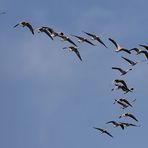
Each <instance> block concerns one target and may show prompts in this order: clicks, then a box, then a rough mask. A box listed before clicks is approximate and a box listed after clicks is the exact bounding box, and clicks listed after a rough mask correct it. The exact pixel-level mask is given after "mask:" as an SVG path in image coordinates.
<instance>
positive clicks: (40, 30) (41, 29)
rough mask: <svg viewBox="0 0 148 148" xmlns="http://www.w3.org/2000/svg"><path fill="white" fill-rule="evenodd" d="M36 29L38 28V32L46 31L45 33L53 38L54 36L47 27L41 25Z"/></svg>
mask: <svg viewBox="0 0 148 148" xmlns="http://www.w3.org/2000/svg"><path fill="white" fill-rule="evenodd" d="M35 30H37V32H38V33H40V32H44V33H45V34H47V35H48V36H49V37H50V38H51V39H52V40H53V37H52V35H51V34H50V32H49V31H48V29H47V28H45V27H40V28H36V29H35Z"/></svg>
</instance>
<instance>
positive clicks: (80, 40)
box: [72, 35, 95, 46]
mask: <svg viewBox="0 0 148 148" xmlns="http://www.w3.org/2000/svg"><path fill="white" fill-rule="evenodd" d="M72 36H74V37H76V38H78V39H79V40H78V42H86V43H88V44H90V45H93V46H95V44H93V43H92V42H90V41H89V40H88V39H87V38H83V37H80V36H77V35H72Z"/></svg>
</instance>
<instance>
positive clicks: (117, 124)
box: [106, 121, 124, 130]
mask: <svg viewBox="0 0 148 148" xmlns="http://www.w3.org/2000/svg"><path fill="white" fill-rule="evenodd" d="M109 123H112V124H113V126H114V127H118V126H120V127H121V128H122V129H123V130H124V125H123V124H121V123H119V122H116V121H108V122H106V124H109Z"/></svg>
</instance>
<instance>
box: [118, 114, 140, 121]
mask: <svg viewBox="0 0 148 148" xmlns="http://www.w3.org/2000/svg"><path fill="white" fill-rule="evenodd" d="M122 117H130V118H132V119H134V120H135V121H137V122H138V119H137V118H136V117H135V116H134V115H133V114H131V113H124V114H122V115H120V116H119V118H122Z"/></svg>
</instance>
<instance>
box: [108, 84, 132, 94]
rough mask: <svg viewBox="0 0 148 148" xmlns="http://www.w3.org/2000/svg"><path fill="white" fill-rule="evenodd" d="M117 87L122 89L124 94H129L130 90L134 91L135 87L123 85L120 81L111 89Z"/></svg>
mask: <svg viewBox="0 0 148 148" xmlns="http://www.w3.org/2000/svg"><path fill="white" fill-rule="evenodd" d="M116 89H121V90H122V91H124V94H127V93H128V92H132V91H133V90H134V88H128V87H125V86H124V85H121V84H120V83H119V84H118V83H116V84H115V87H114V88H113V89H111V91H113V90H116Z"/></svg>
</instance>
